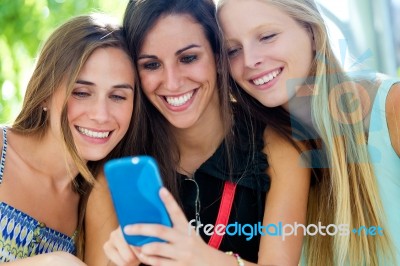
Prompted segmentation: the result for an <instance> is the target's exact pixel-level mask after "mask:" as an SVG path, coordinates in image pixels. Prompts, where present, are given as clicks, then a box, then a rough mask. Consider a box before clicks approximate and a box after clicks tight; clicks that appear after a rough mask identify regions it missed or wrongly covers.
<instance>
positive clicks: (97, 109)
mask: <svg viewBox="0 0 400 266" xmlns="http://www.w3.org/2000/svg"><path fill="white" fill-rule="evenodd" d="M87 108H88V110H89V111H88V113H89V119H91V120H94V121H96V122H97V123H99V124H103V123H105V122H107V121H108V120H109V118H110V106H108V104H107V101H106V100H105V99H96V101H95V102H93V103H92V104H91V105H90V106H87Z"/></svg>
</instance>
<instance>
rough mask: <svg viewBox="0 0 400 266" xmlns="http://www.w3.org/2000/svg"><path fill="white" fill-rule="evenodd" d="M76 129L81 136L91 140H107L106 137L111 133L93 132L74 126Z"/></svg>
mask: <svg viewBox="0 0 400 266" xmlns="http://www.w3.org/2000/svg"><path fill="white" fill-rule="evenodd" d="M76 129H77V130H78V131H79V132H80V133H81V134H83V135H85V136H88V137H91V138H96V139H105V138H108V136H109V135H110V134H111V133H112V131H103V132H99V131H93V130H90V129H87V128H84V127H79V126H76Z"/></svg>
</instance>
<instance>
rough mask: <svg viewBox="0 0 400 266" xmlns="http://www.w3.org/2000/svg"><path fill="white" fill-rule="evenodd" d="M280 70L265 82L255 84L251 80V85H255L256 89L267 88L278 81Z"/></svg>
mask: <svg viewBox="0 0 400 266" xmlns="http://www.w3.org/2000/svg"><path fill="white" fill-rule="evenodd" d="M282 71H283V70H282ZM282 71H281V72H280V73H279V74H278V76H276V77H275V78H273V79H272V80H270V81H268V82H267V83H264V84H263V85H255V84H254V83H253V82H252V81H251V83H252V84H253V87H255V88H256V89H257V90H268V89H270V88H271V87H272V86H274V85H275V84H276V83H277V82H278V79H279V78H280V76H281V74H282Z"/></svg>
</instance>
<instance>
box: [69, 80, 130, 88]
mask: <svg viewBox="0 0 400 266" xmlns="http://www.w3.org/2000/svg"><path fill="white" fill-rule="evenodd" d="M76 83H78V84H82V85H88V86H94V85H96V84H94V83H93V82H90V81H86V80H80V79H78V80H77V81H76ZM112 87H113V88H115V89H131V90H133V87H132V86H131V85H129V84H127V83H124V84H118V85H114V86H112Z"/></svg>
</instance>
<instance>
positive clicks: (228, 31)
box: [218, 0, 294, 37]
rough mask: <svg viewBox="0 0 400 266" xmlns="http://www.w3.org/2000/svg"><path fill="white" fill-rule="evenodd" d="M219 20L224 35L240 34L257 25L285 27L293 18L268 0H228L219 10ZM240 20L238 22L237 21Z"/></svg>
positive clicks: (254, 28) (257, 26) (256, 27)
mask: <svg viewBox="0 0 400 266" xmlns="http://www.w3.org/2000/svg"><path fill="white" fill-rule="evenodd" d="M218 15H219V21H220V22H221V26H222V28H223V30H224V34H225V36H227V35H235V37H238V36H236V35H239V36H241V35H242V34H243V32H244V31H247V30H249V29H252V30H254V31H256V30H257V29H258V28H259V27H266V26H270V27H284V28H285V27H287V26H288V25H289V24H292V23H293V22H294V20H293V19H292V18H291V17H290V16H289V15H288V14H287V13H285V12H284V11H283V10H281V9H280V8H278V7H277V6H275V5H274V4H272V3H269V2H268V1H259V0H249V1H241V0H228V1H226V2H225V3H224V5H223V6H222V7H221V9H220V10H219V13H218ZM238 22H240V23H238Z"/></svg>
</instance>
